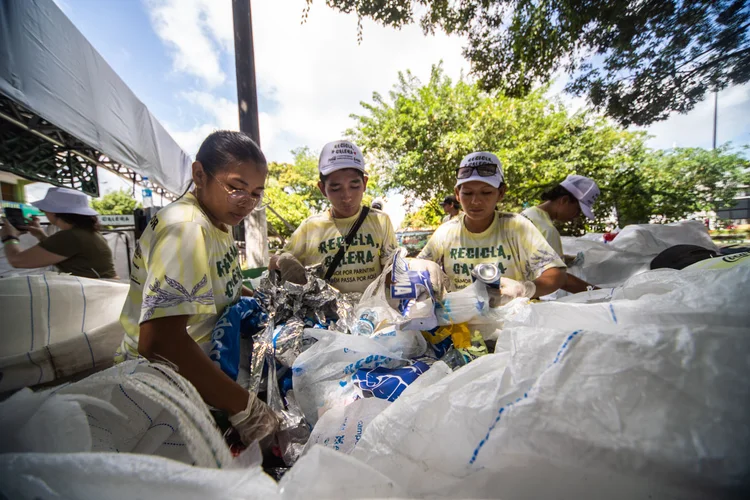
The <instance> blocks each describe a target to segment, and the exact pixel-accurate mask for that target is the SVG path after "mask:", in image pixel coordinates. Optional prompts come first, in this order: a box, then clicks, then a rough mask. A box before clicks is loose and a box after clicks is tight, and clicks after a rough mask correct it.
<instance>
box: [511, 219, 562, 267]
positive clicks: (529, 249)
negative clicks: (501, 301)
mask: <svg viewBox="0 0 750 500" xmlns="http://www.w3.org/2000/svg"><path fill="white" fill-rule="evenodd" d="M515 220H516V223H517V225H518V226H517V230H516V231H515V232H516V234H517V235H518V237H519V249H520V250H521V255H522V258H523V262H524V266H523V268H524V277H525V279H527V280H529V281H533V280H535V279H537V278H538V277H539V276H541V275H542V273H543V272H544V271H546V270H547V269H552V268H556V267H560V268H563V269H565V263H564V262H563V261H562V259H561V258H560V256H559V255H558V254H557V252H556V251H555V250H554V249H553V248H552V247H551V246H550V244H549V243H548V242H547V240H546V239H545V237H544V236H543V235H542V233H540V232H539V229H537V228H536V226H535V225H534V224H533V223H532V222H531V221H530V220H528V219H527V218H525V217H522V216H516V217H515Z"/></svg>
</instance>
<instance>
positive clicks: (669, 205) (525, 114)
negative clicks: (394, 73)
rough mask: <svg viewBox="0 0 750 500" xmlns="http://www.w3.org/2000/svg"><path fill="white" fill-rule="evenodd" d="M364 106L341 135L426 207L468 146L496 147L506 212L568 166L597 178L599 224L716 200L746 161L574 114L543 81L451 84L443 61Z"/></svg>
mask: <svg viewBox="0 0 750 500" xmlns="http://www.w3.org/2000/svg"><path fill="white" fill-rule="evenodd" d="M362 106H363V108H364V110H365V112H364V113H363V114H361V115H352V116H353V118H354V119H355V120H356V127H355V128H354V129H353V130H350V131H349V132H348V133H349V134H350V135H352V136H353V137H355V140H356V141H357V142H358V143H359V144H360V145H362V146H363V147H364V148H365V151H366V154H367V156H368V158H372V161H371V164H373V167H372V168H373V169H374V170H376V171H377V172H379V173H380V174H381V177H380V179H381V184H382V187H383V188H384V189H387V190H398V191H401V192H402V193H404V194H405V195H406V196H407V197H408V198H410V199H413V200H421V201H423V202H432V204H433V205H436V203H437V202H438V201H439V200H440V199H442V197H443V196H445V194H446V193H450V192H452V191H453V185H454V183H455V169H456V168H457V167H458V165H459V163H460V161H461V158H462V157H463V156H464V155H466V154H468V153H470V152H472V151H490V152H493V153H495V154H497V155H498V157H499V158H500V159H501V161H502V162H503V169H504V173H505V180H506V183H507V184H508V186H509V190H508V193H507V194H506V197H505V200H504V201H503V207H502V208H503V209H505V210H508V211H519V210H520V209H522V208H523V207H524V206H529V205H532V204H536V203H538V202H539V201H540V196H541V193H542V192H543V191H545V190H546V189H549V188H551V187H553V186H555V185H556V184H557V183H559V182H560V181H562V180H563V179H564V178H565V177H566V176H567V175H568V174H572V173H576V174H579V175H585V176H588V177H591V178H593V179H595V180H596V181H597V183H598V184H599V186H600V188H601V190H602V195H601V197H600V198H599V201H598V209H597V211H596V213H597V216H598V217H599V218H598V219H597V221H596V222H595V223H594V224H592V225H591V227H592V228H597V229H603V228H604V227H606V226H607V225H608V224H610V225H611V223H614V222H616V223H619V224H620V225H621V226H623V225H626V224H630V223H644V222H648V221H649V220H650V219H651V218H652V216H659V217H660V219H661V220H675V219H680V218H683V217H685V216H686V215H688V214H690V213H692V212H695V211H698V210H701V209H704V208H707V207H715V206H716V205H721V204H722V203H723V202H724V201H725V200H728V199H731V197H732V195H733V192H734V189H735V188H736V186H737V184H738V183H739V182H740V180H741V179H740V176H741V172H742V169H743V168H746V167H747V162H746V161H745V160H744V159H743V158H742V156H740V155H738V154H735V153H731V151H729V149H728V147H724V148H720V149H718V150H716V151H714V152H708V151H704V150H700V149H680V150H675V151H671V152H653V151H651V150H649V149H648V148H647V147H646V146H645V142H644V141H645V139H646V136H645V134H644V133H642V132H631V131H627V130H625V129H623V128H621V127H619V126H616V125H613V124H611V123H610V122H608V121H607V120H606V119H604V118H602V117H600V116H598V115H595V114H592V113H590V112H586V111H583V112H579V113H575V114H571V113H569V112H568V111H567V110H566V109H565V107H564V106H562V105H561V104H559V103H555V102H551V101H550V100H548V99H547V98H546V97H545V95H544V89H539V90H536V91H534V92H531V93H530V94H528V95H527V96H526V97H524V98H510V97H507V96H504V95H502V94H500V93H498V92H485V91H483V90H481V89H480V87H479V86H478V85H476V84H471V83H468V82H465V81H463V80H459V81H457V82H455V83H454V82H453V81H451V79H450V78H448V77H446V76H445V75H444V73H443V71H442V69H441V67H440V66H436V67H434V68H433V71H432V73H431V77H430V81H429V82H428V83H427V84H424V85H423V84H422V83H421V82H420V81H419V80H418V79H416V78H415V77H414V76H412V75H411V74H410V73H409V72H406V73H401V74H399V81H398V84H396V85H395V87H394V89H393V90H392V91H391V92H390V94H389V98H388V99H387V100H386V99H385V98H383V97H382V96H381V95H379V94H377V93H376V94H373V102H372V103H362ZM615 215H616V217H617V219H616V220H614V219H613V217H615Z"/></svg>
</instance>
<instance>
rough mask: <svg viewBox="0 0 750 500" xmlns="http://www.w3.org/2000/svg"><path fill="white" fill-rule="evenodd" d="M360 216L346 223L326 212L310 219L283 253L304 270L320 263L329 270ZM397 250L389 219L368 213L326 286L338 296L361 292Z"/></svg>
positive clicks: (385, 215)
mask: <svg viewBox="0 0 750 500" xmlns="http://www.w3.org/2000/svg"><path fill="white" fill-rule="evenodd" d="M361 210H362V209H361V208H360V212H361ZM360 212H357V214H356V215H354V216H352V217H347V218H346V219H334V218H333V217H332V216H331V213H330V211H329V210H327V211H325V212H323V213H321V214H317V215H313V216H312V217H309V218H308V219H307V220H305V222H303V223H302V224H301V225H300V226H299V227H298V228H297V230H296V231H295V232H294V234H292V236H291V238H289V241H288V242H287V244H286V246H285V247H284V251H285V252H290V253H291V254H292V255H294V256H295V257H296V258H297V259H298V260H299V261H300V262H301V263H302V265H304V266H313V265H317V264H320V263H323V268H324V269H328V266H330V265H331V261H332V260H333V257H334V256H335V255H336V253H337V252H338V251H339V247H341V245H343V244H344V237H345V236H346V235H347V234H348V233H349V229H350V228H351V227H352V226H353V225H354V223H355V222H356V221H357V219H358V218H359V214H360ZM397 247H398V243H397V242H396V234H395V233H394V232H393V224H391V219H390V217H388V215H387V214H385V213H384V212H381V211H380V210H377V209H370V213H368V214H367V217H366V218H365V220H364V221H363V222H362V226H361V227H360V228H359V231H358V232H357V235H356V236H355V238H354V241H352V244H351V245H350V246H349V248H348V249H347V251H346V253H345V254H344V258H343V259H342V260H341V263H340V264H339V266H338V269H336V272H334V273H333V276H332V277H331V280H330V281H329V283H330V284H331V285H332V286H333V287H335V288H337V289H338V290H339V291H341V292H364V291H365V289H366V288H367V286H368V285H369V284H370V283H372V281H373V280H375V279H376V278H377V277H378V276H380V273H381V272H382V271H383V267H384V266H385V265H386V262H387V261H388V255H390V253H391V252H393V251H394V250H395V249H396V248H397Z"/></svg>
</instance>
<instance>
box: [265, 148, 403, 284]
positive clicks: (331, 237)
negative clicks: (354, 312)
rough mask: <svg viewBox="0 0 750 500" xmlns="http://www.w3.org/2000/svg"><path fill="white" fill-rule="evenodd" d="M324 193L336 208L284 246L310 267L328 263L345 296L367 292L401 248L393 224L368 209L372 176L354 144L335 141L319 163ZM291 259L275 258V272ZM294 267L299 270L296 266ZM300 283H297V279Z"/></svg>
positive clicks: (329, 278) (326, 267)
mask: <svg viewBox="0 0 750 500" xmlns="http://www.w3.org/2000/svg"><path fill="white" fill-rule="evenodd" d="M318 170H319V172H320V181H319V182H318V188H319V189H320V191H321V192H322V193H323V195H324V196H325V197H326V198H328V201H330V202H331V208H330V209H329V210H327V211H325V212H323V213H320V214H317V215H313V216H311V217H309V218H308V219H307V220H305V221H304V222H303V223H302V224H301V225H300V226H299V227H298V228H297V230H296V231H295V232H294V234H292V236H291V238H289V241H288V242H287V245H286V247H284V252H285V253H288V254H291V255H292V256H294V257H295V258H296V259H297V260H299V262H300V263H302V265H304V266H312V265H317V264H321V263H322V264H323V272H324V274H325V279H326V281H328V283H330V284H331V285H332V286H334V287H335V288H337V289H338V290H339V291H341V292H364V291H365V289H366V288H367V286H368V285H369V284H370V283H371V282H372V281H374V280H375V279H376V278H377V277H378V276H379V275H380V273H381V272H382V271H383V268H384V267H385V264H386V262H387V260H388V255H389V254H390V253H391V252H392V251H393V250H395V249H396V248H397V247H398V243H397V242H396V234H395V232H394V231H393V225H392V224H391V219H390V217H388V215H386V214H385V213H384V212H381V211H380V210H377V209H374V208H370V207H363V206H362V197H363V195H364V194H365V188H366V187H367V174H366V172H365V163H364V158H363V156H362V151H360V149H359V148H358V147H357V146H356V145H355V144H354V143H352V142H350V141H344V140H341V141H334V142H329V143H328V144H326V145H325V147H323V151H322V152H321V153H320V160H319V161H318ZM288 260H289V259H288V258H273V259H272V262H271V265H270V268H272V269H273V268H276V267H279V268H280V270H281V272H282V277H283V275H284V271H285V270H284V269H281V267H283V266H281V264H282V263H286V262H288ZM289 268H290V269H291V270H292V271H294V266H292V265H290V266H289ZM292 281H294V280H292Z"/></svg>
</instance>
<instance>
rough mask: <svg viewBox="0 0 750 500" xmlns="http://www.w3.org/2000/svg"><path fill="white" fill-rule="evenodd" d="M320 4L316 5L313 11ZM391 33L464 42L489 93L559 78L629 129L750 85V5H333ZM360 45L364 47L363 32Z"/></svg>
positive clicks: (516, 0) (601, 0)
mask: <svg viewBox="0 0 750 500" xmlns="http://www.w3.org/2000/svg"><path fill="white" fill-rule="evenodd" d="M312 2H313V0H307V4H308V6H307V8H308V9H309V7H310V5H311V4H312ZM326 4H327V5H329V6H331V7H333V8H335V9H338V10H340V11H342V12H354V13H356V14H357V15H358V16H359V17H360V19H361V18H363V17H368V18H371V19H373V20H375V21H376V22H379V23H381V24H384V25H387V26H393V27H396V28H398V27H401V26H404V25H406V24H410V23H412V22H414V11H415V7H417V6H419V8H420V9H421V10H423V11H424V15H423V16H422V18H421V24H422V27H423V29H424V30H425V32H434V31H435V30H436V29H441V30H443V31H445V32H446V33H449V34H453V33H455V34H459V35H462V36H465V37H466V39H467V45H466V46H465V48H464V55H465V56H466V58H467V59H468V60H469V61H470V62H471V65H472V70H473V72H474V73H475V74H476V75H478V76H479V79H480V82H481V85H482V86H483V88H485V89H499V90H502V91H503V92H505V93H506V94H507V95H511V96H523V95H526V94H527V93H529V92H530V91H531V90H532V89H533V88H534V86H535V85H537V84H538V83H540V82H541V83H546V82H548V81H549V80H550V78H551V77H552V76H553V75H554V74H555V73H556V72H558V71H560V70H563V71H565V72H567V73H568V75H570V76H571V77H572V80H571V81H570V83H569V84H568V85H567V90H568V91H569V92H571V93H573V94H576V95H586V96H587V97H588V99H589V102H590V103H592V104H593V105H594V106H595V107H596V108H598V109H599V110H602V111H605V112H606V113H607V114H608V115H609V116H611V117H613V118H614V119H616V120H617V121H618V122H620V123H621V124H623V125H629V124H637V125H647V124H649V123H652V122H654V121H658V120H661V119H664V118H665V117H666V116H667V115H668V114H669V113H670V112H672V111H678V112H681V113H685V112H687V111H690V110H691V109H693V107H694V106H695V104H696V103H697V102H699V101H701V100H703V99H704V98H705V96H706V93H707V92H709V91H714V90H721V89H723V88H725V87H727V86H728V85H733V84H742V83H745V82H747V81H748V80H750V37H748V27H749V26H750V2H748V0H689V1H686V0H642V1H639V2H634V1H632V0H606V1H605V0H555V1H548V0H543V1H539V0H461V1H457V2H450V1H448V0H438V1H434V0H327V1H326ZM359 36H360V38H361V36H362V33H361V23H360V32H359Z"/></svg>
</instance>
